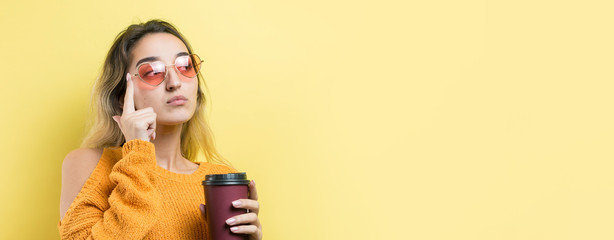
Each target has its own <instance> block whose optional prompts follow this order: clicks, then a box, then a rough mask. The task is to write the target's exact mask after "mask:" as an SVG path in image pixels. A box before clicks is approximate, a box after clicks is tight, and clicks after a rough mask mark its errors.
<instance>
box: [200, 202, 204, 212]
mask: <svg viewBox="0 0 614 240" xmlns="http://www.w3.org/2000/svg"><path fill="white" fill-rule="evenodd" d="M200 210H201V211H205V205H204V204H202V203H201V204H200Z"/></svg>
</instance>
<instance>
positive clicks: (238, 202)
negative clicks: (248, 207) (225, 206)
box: [232, 200, 241, 207]
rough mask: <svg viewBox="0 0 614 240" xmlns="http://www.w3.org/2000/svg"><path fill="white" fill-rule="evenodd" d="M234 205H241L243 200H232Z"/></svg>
mask: <svg viewBox="0 0 614 240" xmlns="http://www.w3.org/2000/svg"><path fill="white" fill-rule="evenodd" d="M232 205H233V206H235V207H240V206H241V201H240V200H237V201H234V202H232Z"/></svg>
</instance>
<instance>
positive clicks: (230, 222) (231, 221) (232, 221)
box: [226, 218, 237, 225]
mask: <svg viewBox="0 0 614 240" xmlns="http://www.w3.org/2000/svg"><path fill="white" fill-rule="evenodd" d="M236 221H237V220H235V219H234V218H229V219H228V220H226V223H228V225H230V224H232V223H234V222H236Z"/></svg>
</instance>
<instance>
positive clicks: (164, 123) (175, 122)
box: [156, 117, 190, 126]
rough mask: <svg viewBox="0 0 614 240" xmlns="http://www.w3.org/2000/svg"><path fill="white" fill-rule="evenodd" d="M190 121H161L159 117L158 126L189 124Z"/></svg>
mask: <svg viewBox="0 0 614 240" xmlns="http://www.w3.org/2000/svg"><path fill="white" fill-rule="evenodd" d="M189 120H190V119H189V118H171V119H161V118H160V117H158V119H156V125H158V126H160V125H181V124H184V123H186V122H188V121H189Z"/></svg>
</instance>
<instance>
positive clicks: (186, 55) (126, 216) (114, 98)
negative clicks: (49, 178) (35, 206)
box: [58, 20, 262, 239]
mask: <svg viewBox="0 0 614 240" xmlns="http://www.w3.org/2000/svg"><path fill="white" fill-rule="evenodd" d="M201 62H202V61H201V60H200V58H199V57H198V56H197V55H195V54H193V51H192V49H191V47H190V45H189V44H188V42H187V41H186V40H185V38H184V37H183V36H182V35H181V34H180V33H179V32H178V31H177V29H176V28H175V27H173V26H172V25H171V24H169V23H167V22H164V21H160V20H151V21H149V22H146V23H143V24H135V25H131V26H129V27H128V28H127V29H126V30H124V31H123V32H121V33H120V34H119V35H118V36H117V38H116V39H115V42H114V43H113V46H112V47H111V49H110V51H109V53H108V54H107V57H106V60H105V62H104V66H103V70H102V74H101V76H100V77H99V78H98V79H97V83H96V85H95V88H94V92H93V97H92V100H93V106H94V107H96V108H97V111H96V114H97V116H96V118H95V122H94V125H93V127H92V129H91V130H90V133H89V134H88V136H86V138H85V139H84V141H83V144H82V147H84V148H80V149H77V150H74V151H72V152H70V153H69V154H68V155H67V156H66V158H65V159H64V163H63V165H62V193H61V199H60V222H59V223H58V228H59V231H60V235H61V237H62V239H205V238H206V223H205V220H204V217H203V216H204V205H202V204H201V203H202V202H204V193H203V188H202V186H201V181H202V180H204V177H205V175H207V174H222V173H230V172H236V171H235V170H234V169H233V168H232V167H230V166H229V164H228V163H227V162H226V161H225V160H223V159H222V158H221V157H220V155H219V154H218V153H217V151H216V150H215V148H214V145H213V141H212V135H211V131H210V129H209V127H208V125H207V122H206V120H205V117H204V107H205V103H206V101H205V100H206V99H205V95H204V92H203V89H204V88H205V85H204V81H203V83H201V82H200V80H201V79H202V76H200V73H199V69H200V64H201ZM201 150H202V151H203V153H204V155H205V156H206V158H207V162H202V163H196V162H194V161H193V160H194V159H195V157H196V155H197V153H198V152H199V151H201ZM249 189H250V199H237V201H234V202H233V205H234V207H236V208H244V209H247V211H248V213H246V214H242V215H238V216H235V217H232V218H230V219H228V220H227V221H226V222H227V224H228V225H230V226H232V227H231V231H233V232H234V233H237V234H246V235H248V236H249V239H262V227H261V225H260V221H259V219H258V212H259V204H258V202H257V193H256V188H255V183H254V182H253V181H252V182H251V183H250V186H249ZM199 208H200V210H199Z"/></svg>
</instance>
